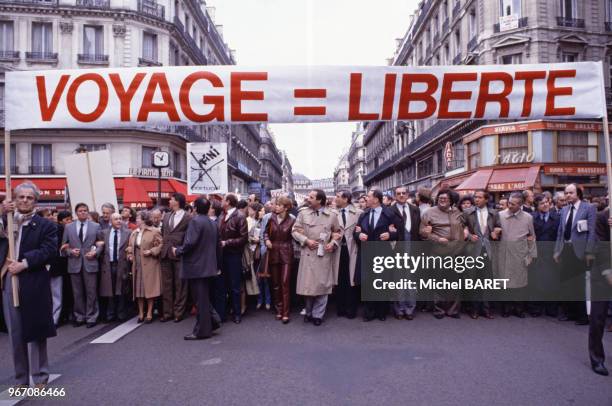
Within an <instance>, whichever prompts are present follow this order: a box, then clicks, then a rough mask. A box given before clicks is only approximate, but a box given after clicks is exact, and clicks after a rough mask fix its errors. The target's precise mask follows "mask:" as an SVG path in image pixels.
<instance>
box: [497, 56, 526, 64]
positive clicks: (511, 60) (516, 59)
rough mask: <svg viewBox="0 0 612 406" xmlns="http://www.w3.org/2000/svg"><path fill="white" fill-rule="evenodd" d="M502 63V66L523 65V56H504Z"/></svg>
mask: <svg viewBox="0 0 612 406" xmlns="http://www.w3.org/2000/svg"><path fill="white" fill-rule="evenodd" d="M501 63H502V65H514V64H519V63H523V54H510V55H502V57H501Z"/></svg>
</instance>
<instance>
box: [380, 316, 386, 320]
mask: <svg viewBox="0 0 612 406" xmlns="http://www.w3.org/2000/svg"><path fill="white" fill-rule="evenodd" d="M378 320H380V321H385V320H387V316H380V317H379V318H378Z"/></svg>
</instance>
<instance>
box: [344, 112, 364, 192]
mask: <svg viewBox="0 0 612 406" xmlns="http://www.w3.org/2000/svg"><path fill="white" fill-rule="evenodd" d="M363 133H364V131H363V125H362V124H361V123H359V124H357V128H356V129H355V131H353V134H352V135H351V145H350V147H349V151H348V155H347V157H348V164H349V168H348V172H349V190H350V191H351V194H352V195H353V198H354V199H357V198H359V196H361V195H362V194H364V193H365V187H364V185H363V175H364V173H365V171H366V167H365V157H366V149H365V147H364V145H363Z"/></svg>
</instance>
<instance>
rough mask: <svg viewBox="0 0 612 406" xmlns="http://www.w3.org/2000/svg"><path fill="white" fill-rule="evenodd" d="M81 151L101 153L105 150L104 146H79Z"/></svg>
mask: <svg viewBox="0 0 612 406" xmlns="http://www.w3.org/2000/svg"><path fill="white" fill-rule="evenodd" d="M79 146H80V147H81V149H85V150H87V152H93V151H103V150H105V149H106V144H80V145H79Z"/></svg>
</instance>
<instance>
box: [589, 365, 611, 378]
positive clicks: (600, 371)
mask: <svg viewBox="0 0 612 406" xmlns="http://www.w3.org/2000/svg"><path fill="white" fill-rule="evenodd" d="M591 368H592V369H593V372H595V373H596V374H597V375H603V376H608V369H607V368H606V367H605V366H604V364H603V362H600V363H598V364H593V365H592V366H591Z"/></svg>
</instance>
